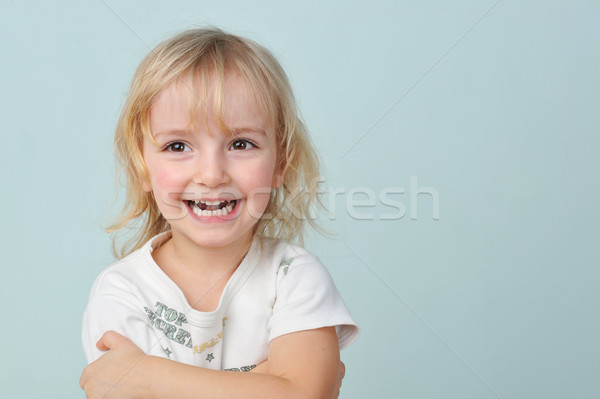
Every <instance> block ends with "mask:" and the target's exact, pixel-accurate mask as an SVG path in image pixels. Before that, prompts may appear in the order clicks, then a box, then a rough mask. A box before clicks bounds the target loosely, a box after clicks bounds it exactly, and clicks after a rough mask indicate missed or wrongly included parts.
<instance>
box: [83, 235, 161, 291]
mask: <svg viewBox="0 0 600 399" xmlns="http://www.w3.org/2000/svg"><path fill="white" fill-rule="evenodd" d="M157 239H160V236H157V237H154V238H153V239H151V240H149V241H148V242H147V243H146V244H144V246H143V247H141V248H140V249H137V250H136V251H134V252H132V253H130V254H129V255H127V256H125V257H123V258H121V259H118V260H116V261H114V262H113V263H111V264H110V265H108V266H107V267H106V268H104V269H103V270H102V271H101V272H100V273H99V274H98V276H97V277H96V279H95V280H94V283H93V285H92V289H91V292H90V299H91V298H93V297H96V296H102V295H116V296H121V295H123V294H124V293H126V292H132V291H135V287H136V286H139V285H141V284H143V283H144V281H145V280H146V279H147V275H148V274H149V273H148V271H149V270H150V269H151V264H150V262H149V259H151V257H152V255H151V252H152V247H153V245H155V242H156V240H157Z"/></svg>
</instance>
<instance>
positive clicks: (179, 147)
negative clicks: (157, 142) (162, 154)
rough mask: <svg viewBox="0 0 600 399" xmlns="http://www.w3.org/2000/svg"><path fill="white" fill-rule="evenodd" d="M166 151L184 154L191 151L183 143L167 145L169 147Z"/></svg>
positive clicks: (177, 142) (176, 142)
mask: <svg viewBox="0 0 600 399" xmlns="http://www.w3.org/2000/svg"><path fill="white" fill-rule="evenodd" d="M165 150H167V151H170V152H184V151H190V148H189V147H188V146H187V145H186V144H185V143H182V142H181V141H175V142H173V143H169V144H167V146H166V147H165Z"/></svg>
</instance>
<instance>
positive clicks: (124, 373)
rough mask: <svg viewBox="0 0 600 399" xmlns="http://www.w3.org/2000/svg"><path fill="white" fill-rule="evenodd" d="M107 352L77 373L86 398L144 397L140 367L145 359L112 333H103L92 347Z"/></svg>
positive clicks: (137, 350)
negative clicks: (79, 373)
mask: <svg viewBox="0 0 600 399" xmlns="http://www.w3.org/2000/svg"><path fill="white" fill-rule="evenodd" d="M96 346H97V347H98V349H100V350H102V351H108V352H106V353H105V354H104V355H102V356H101V357H100V358H99V359H98V360H96V361H95V362H93V363H91V364H90V365H88V366H87V367H86V368H85V369H84V370H83V373H82V374H81V378H80V379H79V386H81V388H82V389H83V390H84V391H85V394H86V397H87V398H88V399H100V398H103V399H111V398H142V397H143V398H148V397H151V395H149V394H148V393H147V392H143V387H146V386H147V385H148V384H145V383H144V375H143V370H145V367H143V364H144V360H145V359H146V358H147V356H146V355H145V354H144V352H142V351H141V350H140V348H138V347H137V346H136V345H135V344H134V343H133V342H131V341H130V340H129V339H127V338H125V337H124V336H122V335H121V334H118V333H116V332H114V331H107V332H106V333H104V335H103V336H102V338H100V340H99V341H98V343H97V344H96Z"/></svg>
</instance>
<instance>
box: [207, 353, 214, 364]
mask: <svg viewBox="0 0 600 399" xmlns="http://www.w3.org/2000/svg"><path fill="white" fill-rule="evenodd" d="M214 358H215V357H214V356H213V354H212V353H209V354H208V356H206V360H208V362H209V363H210V362H211V361H212V360H213V359H214Z"/></svg>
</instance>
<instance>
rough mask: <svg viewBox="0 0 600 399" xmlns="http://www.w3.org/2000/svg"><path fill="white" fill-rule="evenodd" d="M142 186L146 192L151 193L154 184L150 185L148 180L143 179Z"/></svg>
mask: <svg viewBox="0 0 600 399" xmlns="http://www.w3.org/2000/svg"><path fill="white" fill-rule="evenodd" d="M142 188H143V189H144V191H145V192H147V193H149V192H151V191H152V186H151V185H150V183H149V182H148V181H147V180H143V181H142Z"/></svg>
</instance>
